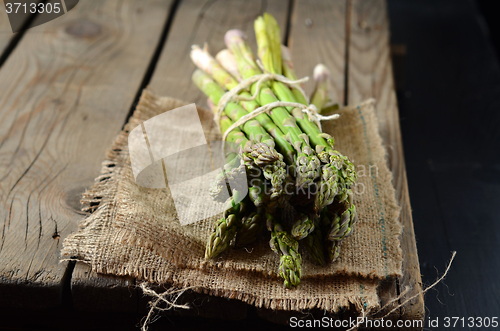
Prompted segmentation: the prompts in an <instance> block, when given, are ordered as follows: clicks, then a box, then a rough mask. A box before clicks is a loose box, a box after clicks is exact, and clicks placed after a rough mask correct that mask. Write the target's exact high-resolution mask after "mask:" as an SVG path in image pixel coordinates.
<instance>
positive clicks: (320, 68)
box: [314, 63, 331, 82]
mask: <svg viewBox="0 0 500 331" xmlns="http://www.w3.org/2000/svg"><path fill="white" fill-rule="evenodd" d="M330 77H331V74H330V70H328V68H327V67H326V66H325V65H324V64H322V63H320V64H317V65H316V66H315V67H314V81H316V82H324V81H326V80H328V79H330Z"/></svg>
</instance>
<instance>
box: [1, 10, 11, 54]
mask: <svg viewBox="0 0 500 331" xmlns="http://www.w3.org/2000/svg"><path fill="white" fill-rule="evenodd" d="M12 37H14V33H12V30H11V28H10V23H9V17H8V16H7V13H6V12H5V6H4V5H3V4H1V5H0V54H2V53H3V51H4V50H5V47H6V46H7V45H8V44H9V42H10V40H11V39H12Z"/></svg>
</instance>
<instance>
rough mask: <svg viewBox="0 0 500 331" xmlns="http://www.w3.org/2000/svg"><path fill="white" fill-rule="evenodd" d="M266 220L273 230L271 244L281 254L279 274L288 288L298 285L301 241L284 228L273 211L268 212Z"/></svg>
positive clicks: (300, 273) (300, 269) (300, 274)
mask: <svg viewBox="0 0 500 331" xmlns="http://www.w3.org/2000/svg"><path fill="white" fill-rule="evenodd" d="M266 221H267V222H266V223H267V228H268V230H270V231H271V240H270V241H269V245H270V246H271V249H272V250H273V251H274V252H275V253H277V254H280V265H279V275H280V276H281V278H283V280H284V282H283V283H284V285H285V286H286V287H287V288H292V287H294V286H298V285H299V284H300V277H301V276H302V267H301V264H302V257H301V255H300V253H299V243H298V242H297V240H295V239H294V238H293V237H292V236H290V235H289V234H288V233H287V232H286V231H285V230H284V228H283V226H282V225H281V224H280V223H279V222H278V221H277V220H276V218H275V217H274V215H272V214H271V213H267V220H266Z"/></svg>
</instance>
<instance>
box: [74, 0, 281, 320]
mask: <svg viewBox="0 0 500 331" xmlns="http://www.w3.org/2000/svg"><path fill="white" fill-rule="evenodd" d="M287 8H288V2H287V1H284V0H280V1H272V2H269V3H267V4H266V3H265V2H250V1H243V0H238V1H234V0H231V1H229V0H224V1H215V2H214V1H203V2H200V1H194V0H188V1H182V2H181V3H180V4H179V7H178V9H177V12H176V13H175V16H174V19H173V21H172V25H171V27H170V31H168V36H167V41H166V44H165V45H164V48H163V50H162V53H161V55H160V58H159V60H158V63H157V64H156V68H155V71H154V73H153V76H152V79H151V82H150V84H149V86H150V87H151V88H152V89H153V90H154V91H155V92H156V93H157V94H158V95H165V96H170V97H175V98H179V99H183V100H186V101H189V102H196V103H197V104H199V105H201V106H205V104H206V98H205V97H203V95H202V93H201V92H199V90H198V89H197V88H196V86H194V85H193V84H192V83H191V73H192V72H193V71H194V68H195V66H194V65H193V64H192V63H191V60H190V58H189V52H190V50H191V45H192V44H200V45H202V44H203V43H205V42H207V43H208V44H209V45H210V50H211V51H212V52H213V53H214V54H215V53H216V52H218V51H219V50H221V49H223V48H224V34H225V32H226V31H227V30H229V29H233V28H238V29H242V30H243V31H245V32H246V33H247V34H248V37H249V41H250V42H251V44H252V45H255V36H254V33H253V21H254V20H255V18H256V17H257V16H258V15H259V14H262V13H263V12H264V11H268V12H270V13H272V14H273V15H275V17H276V18H277V19H278V21H279V23H280V25H282V26H286V21H287V15H286V13H287ZM221 17H224V20H221V19H220V18H221ZM283 35H284V31H283ZM82 271H83V273H82ZM100 277H101V276H100V275H96V274H95V273H87V274H85V270H84V266H79V265H78V264H77V265H76V267H75V272H74V273H73V279H72V288H74V289H75V288H76V286H77V284H78V286H95V288H94V289H93V292H94V293H95V295H98V296H99V297H100V296H102V295H104V294H100V291H99V289H102V290H103V291H107V288H108V287H109V286H114V291H116V292H117V293H126V291H128V289H127V288H124V286H125V287H126V284H124V283H118V282H117V283H113V282H111V281H110V280H101V279H100ZM118 280H119V279H118ZM138 291H140V290H138ZM80 293H81V294H82V295H83V294H84V293H85V292H80ZM77 295H78V294H77V293H75V292H74V290H73V299H74V300H73V301H74V302H76V301H77V298H76V297H75V296H77ZM138 295H139V296H141V293H138ZM181 299H182V300H186V301H189V300H190V299H192V300H195V304H196V305H197V307H196V309H195V310H190V311H182V310H181V311H177V312H175V314H179V315H187V316H199V317H201V316H205V317H209V316H211V317H214V316H218V317H219V318H225V319H227V318H235V319H241V318H243V317H244V316H245V315H246V305H244V304H240V302H236V303H235V302H234V300H231V301H228V300H225V299H221V298H208V296H203V295H198V294H186V295H185V296H183V297H182V298H181ZM81 300H82V301H81V302H87V303H92V300H88V299H86V298H83V297H82V299H81ZM127 300H128V299H127ZM148 300H149V299H148V298H142V299H139V307H138V309H139V311H140V312H146V310H145V308H146V304H147V302H148ZM207 300H208V301H210V302H209V303H207ZM127 305H128V304H127ZM128 307H129V308H131V306H128ZM214 307H215V308H214ZM79 309H85V310H89V309H93V308H92V307H88V306H87V305H84V304H83V303H81V304H80V305H79ZM193 314H194V315H193Z"/></svg>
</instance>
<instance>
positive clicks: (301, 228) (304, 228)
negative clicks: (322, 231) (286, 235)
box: [290, 212, 315, 240]
mask: <svg viewBox="0 0 500 331" xmlns="http://www.w3.org/2000/svg"><path fill="white" fill-rule="evenodd" d="M314 227H315V224H314V215H310V214H307V213H301V212H299V214H298V218H297V220H295V222H294V223H293V225H292V230H291V231H290V232H291V234H292V237H294V238H295V239H297V240H301V239H304V238H306V237H307V236H308V235H309V234H310V233H311V232H313V231H314Z"/></svg>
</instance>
